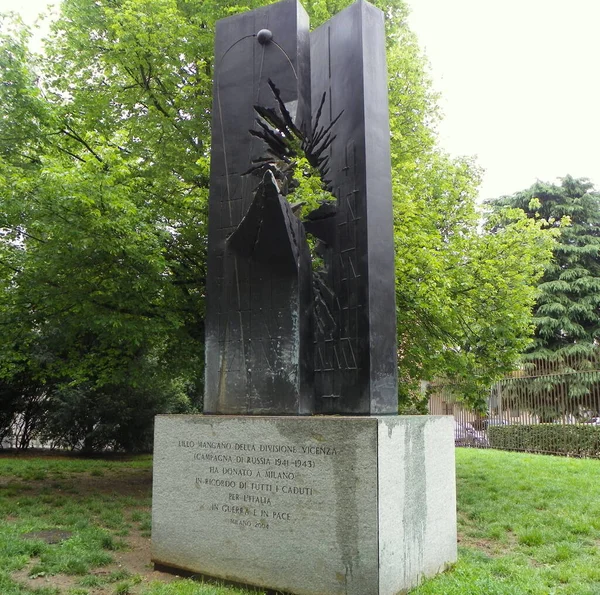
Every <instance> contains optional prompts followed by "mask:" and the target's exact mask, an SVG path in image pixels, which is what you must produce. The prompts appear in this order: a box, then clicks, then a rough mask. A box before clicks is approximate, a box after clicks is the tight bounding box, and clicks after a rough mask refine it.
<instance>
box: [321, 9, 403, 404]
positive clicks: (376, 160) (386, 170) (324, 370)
mask: <svg viewBox="0 0 600 595" xmlns="http://www.w3.org/2000/svg"><path fill="white" fill-rule="evenodd" d="M311 92H312V103H313V106H316V105H318V104H319V102H320V99H321V97H322V95H323V93H324V92H325V93H326V102H325V106H324V110H323V114H322V120H323V119H324V123H325V124H327V123H328V122H331V121H332V120H333V119H334V118H335V117H336V116H337V115H338V114H339V113H340V112H343V114H342V116H341V118H340V119H339V121H338V122H337V124H336V125H335V135H336V138H335V140H334V142H333V143H332V145H331V147H330V159H331V160H330V164H331V167H330V171H329V174H328V176H327V177H328V178H329V179H330V180H331V181H332V187H333V191H334V194H335V196H336V198H337V202H338V214H337V228H336V234H335V240H334V242H333V243H332V245H330V246H329V248H328V250H327V254H326V256H325V264H326V269H327V276H326V282H327V285H328V286H329V287H330V288H331V291H332V295H333V296H334V298H333V300H332V303H331V314H332V316H333V319H334V320H335V325H334V326H333V328H330V329H328V330H327V331H326V332H317V337H316V342H315V387H316V395H317V400H316V410H317V412H318V413H345V414H371V415H373V414H393V413H397V367H396V366H397V364H396V324H395V321H396V308H395V280H394V274H395V269H394V241H393V223H392V222H393V219H392V200H391V194H392V186H391V169H390V140H389V113H388V100H387V69H386V60H385V32H384V23H383V13H382V12H381V11H380V10H379V9H377V8H375V7H374V6H372V5H371V4H369V3H367V2H364V1H363V0H359V1H358V2H356V3H355V4H353V5H351V6H350V7H348V8H347V9H345V10H344V11H342V12H340V13H339V14H337V15H336V16H334V17H333V18H332V19H330V20H329V21H327V22H326V23H325V24H324V25H322V26H321V27H319V28H318V29H316V30H315V31H313V32H312V33H311Z"/></svg>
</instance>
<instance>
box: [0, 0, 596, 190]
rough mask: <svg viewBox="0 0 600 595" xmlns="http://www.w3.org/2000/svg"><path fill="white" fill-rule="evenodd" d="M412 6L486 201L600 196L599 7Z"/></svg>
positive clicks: (480, 2)
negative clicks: (547, 193) (555, 185)
mask: <svg viewBox="0 0 600 595" xmlns="http://www.w3.org/2000/svg"><path fill="white" fill-rule="evenodd" d="M408 2H409V4H410V6H411V10H412V14H411V18H410V24H411V27H412V28H413V30H414V31H415V33H416V34H417V36H418V38H419V43H420V45H421V47H422V48H423V49H424V51H425V53H426V55H427V57H428V59H429V61H430V63H431V74H432V77H433V80H434V85H435V88H436V89H437V90H438V91H440V92H441V94H442V99H441V106H442V109H443V111H444V114H445V118H444V120H443V121H442V123H441V124H440V127H439V132H440V143H441V145H442V147H443V148H444V149H446V150H447V151H448V152H449V153H450V154H452V155H475V156H477V160H478V163H479V165H481V166H482V167H483V168H484V169H485V173H484V178H483V184H482V187H481V198H482V199H485V198H490V197H496V196H500V195H502V194H512V193H513V192H516V191H518V190H521V189H524V188H526V187H528V186H530V185H531V184H532V183H533V182H535V180H536V179H541V180H544V181H553V180H555V179H556V178H557V177H560V176H564V175H566V174H571V175H573V176H576V177H580V176H585V177H588V178H590V179H591V180H592V181H593V182H594V183H596V184H597V185H598V186H600V150H599V149H598V147H597V145H598V139H600V107H599V105H600V101H599V100H598V97H600V77H599V75H598V65H599V64H600V43H599V42H598V31H599V27H600V0H408ZM56 4H58V2H57V3H56ZM47 5H48V1H47V0H0V12H6V11H10V10H12V11H17V12H20V13H21V15H22V16H23V18H24V19H25V21H26V22H27V23H28V24H33V22H34V21H35V17H36V16H37V15H38V14H39V13H40V12H42V11H44V10H45V9H46V6H47ZM34 49H35V48H34Z"/></svg>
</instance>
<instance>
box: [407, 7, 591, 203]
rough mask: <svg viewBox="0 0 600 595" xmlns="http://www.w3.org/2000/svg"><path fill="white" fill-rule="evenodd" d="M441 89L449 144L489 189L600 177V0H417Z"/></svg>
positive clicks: (417, 27)
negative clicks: (474, 163) (474, 162)
mask: <svg viewBox="0 0 600 595" xmlns="http://www.w3.org/2000/svg"><path fill="white" fill-rule="evenodd" d="M409 3H410V5H411V8H412V15H411V18H410V24H411V26H412V28H413V30H414V31H415V33H416V34H417V36H418V38H419V43H420V45H421V47H422V48H423V49H424V50H425V53H426V54H427V56H428V58H429V60H430V62H431V74H432V77H433V80H434V85H435V88H436V89H437V90H438V91H440V92H441V94H442V101H441V104H442V109H443V111H444V114H445V118H444V121H443V122H442V123H441V125H440V127H439V131H440V137H441V138H440V142H441V145H442V147H443V148H445V149H446V150H447V151H448V152H449V153H451V154H453V155H476V156H477V157H478V163H479V164H480V165H481V166H482V167H484V168H485V174H484V178H483V184H482V187H481V198H482V199H485V198H491V197H496V196H500V195H502V194H512V193H513V192H517V191H519V190H522V189H524V188H527V187H528V186H530V185H531V184H532V183H534V182H535V180H536V179H538V178H539V179H541V180H544V181H554V180H555V179H556V178H557V177H562V176H565V175H566V174H571V175H573V176H576V177H583V176H585V177H588V178H590V179H591V180H592V182H594V183H596V184H597V185H600V159H599V157H600V150H599V149H598V146H597V145H598V139H599V138H600V109H599V101H598V96H599V92H600V79H599V78H598V64H599V61H600V44H599V43H598V27H599V25H600V1H599V0H452V1H450V0H409Z"/></svg>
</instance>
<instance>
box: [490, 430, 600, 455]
mask: <svg viewBox="0 0 600 595" xmlns="http://www.w3.org/2000/svg"><path fill="white" fill-rule="evenodd" d="M488 440H489V443H490V447H491V448H497V449H500V450H522V451H525V452H547V453H554V454H560V455H566V456H573V457H596V458H600V426H592V425H563V424H538V425H523V426H521V425H514V426H492V427H490V428H489V429H488Z"/></svg>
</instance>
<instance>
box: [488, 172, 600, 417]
mask: <svg viewBox="0 0 600 595" xmlns="http://www.w3.org/2000/svg"><path fill="white" fill-rule="evenodd" d="M507 206H509V207H513V208H519V209H522V210H523V212H524V213H526V215H527V217H529V218H530V220H537V221H544V222H546V223H547V225H549V226H551V227H552V228H554V229H555V231H556V234H557V242H556V244H555V246H554V250H553V259H552V262H550V263H549V264H548V265H547V266H546V267H545V270H544V275H543V277H542V278H541V279H540V282H539V284H538V286H537V297H536V303H535V307H534V318H533V321H534V324H535V334H534V340H533V342H532V343H531V345H530V346H529V348H528V349H527V350H525V353H524V356H523V360H524V363H525V370H526V371H527V374H528V375H529V376H532V377H533V378H532V379H528V380H527V381H522V380H518V379H516V380H514V381H513V382H512V383H510V387H513V386H514V387H516V388H518V389H519V390H516V388H515V390H514V391H513V392H514V394H515V395H516V396H515V397H514V398H515V399H516V400H518V401H519V404H520V406H521V407H527V408H529V409H530V410H533V411H535V412H536V413H538V414H539V415H540V416H541V417H542V419H544V420H546V421H552V420H553V419H555V418H557V417H559V416H562V415H566V414H580V413H581V414H582V415H587V414H588V413H589V411H597V408H598V403H597V400H596V399H595V398H594V396H593V393H592V392H591V389H592V387H594V386H596V385H597V384H598V373H597V371H596V370H597V369H598V338H599V337H600V293H599V291H600V193H598V192H596V191H595V190H594V187H593V185H592V184H591V182H590V181H589V180H587V179H585V178H580V179H575V178H573V177H571V176H566V177H564V178H562V179H561V183H560V184H549V183H544V182H536V183H535V184H534V185H533V186H531V187H530V188H528V189H527V190H523V191H521V192H517V193H515V194H513V195H511V196H504V197H501V198H499V199H497V200H495V201H493V202H492V203H491V207H492V208H493V209H494V210H495V211H496V212H497V211H499V210H501V209H503V208H506V207H507ZM525 385H526V389H527V390H522V389H521V386H525Z"/></svg>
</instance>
